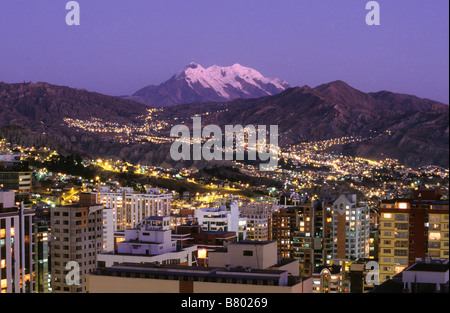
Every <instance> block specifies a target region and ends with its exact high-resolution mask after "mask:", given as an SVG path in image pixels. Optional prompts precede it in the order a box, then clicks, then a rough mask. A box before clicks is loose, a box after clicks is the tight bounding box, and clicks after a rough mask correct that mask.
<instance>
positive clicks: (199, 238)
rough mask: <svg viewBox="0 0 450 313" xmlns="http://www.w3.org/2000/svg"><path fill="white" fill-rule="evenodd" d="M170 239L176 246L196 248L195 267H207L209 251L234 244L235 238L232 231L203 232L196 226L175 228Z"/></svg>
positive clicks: (189, 225)
mask: <svg viewBox="0 0 450 313" xmlns="http://www.w3.org/2000/svg"><path fill="white" fill-rule="evenodd" d="M172 239H173V240H176V241H177V246H179V247H184V246H186V245H196V246H197V251H198V253H197V265H198V266H207V265H208V255H209V252H210V251H215V250H217V249H222V248H224V247H225V246H226V245H227V244H229V243H232V242H236V241H237V236H236V233H235V232H233V231H227V232H225V231H204V230H202V227H201V226H200V225H198V224H188V225H180V226H176V227H175V229H174V230H173V231H172Z"/></svg>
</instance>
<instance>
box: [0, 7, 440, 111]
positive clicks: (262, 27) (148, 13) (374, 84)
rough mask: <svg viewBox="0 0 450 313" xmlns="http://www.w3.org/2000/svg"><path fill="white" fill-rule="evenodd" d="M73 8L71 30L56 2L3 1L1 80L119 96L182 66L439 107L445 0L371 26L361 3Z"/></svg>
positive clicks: (400, 11) (388, 11)
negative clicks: (232, 70) (334, 85)
mask: <svg viewBox="0 0 450 313" xmlns="http://www.w3.org/2000/svg"><path fill="white" fill-rule="evenodd" d="M238 3H239V4H238ZM79 4H80V7H81V23H80V25H79V26H67V25H66V24H65V22H64V18H65V14H67V12H68V11H67V10H66V9H65V6H64V3H61V2H58V1H54V0H53V1H47V2H46V4H45V5H42V4H40V2H39V1H34V2H32V3H26V4H25V2H15V3H14V4H12V2H8V3H5V4H3V5H2V9H1V10H0V34H1V35H2V36H3V38H5V40H6V41H5V42H8V44H7V45H5V46H4V47H3V49H1V50H0V81H4V82H9V83H16V82H23V81H42V82H48V83H51V84H55V85H64V86H70V87H74V88H81V89H86V90H89V91H95V92H99V93H103V94H106V95H112V96H121V95H130V94H132V93H134V92H135V91H136V90H138V89H140V88H143V87H145V86H148V85H158V84H160V83H162V82H164V81H166V80H167V79H168V78H169V77H170V76H171V75H173V74H174V73H175V72H177V71H179V70H181V69H182V68H183V67H184V66H186V65H187V64H189V63H190V62H191V61H194V62H197V63H199V64H201V65H202V66H204V67H209V66H212V65H220V66H230V65H232V64H234V63H239V64H242V65H244V66H247V67H250V68H253V69H256V70H257V71H259V72H261V73H262V74H263V75H264V76H266V77H278V78H280V79H283V80H286V81H287V82H289V84H290V85H291V86H304V85H308V86H311V87H313V86H318V85H320V84H323V83H327V82H331V81H335V80H342V81H344V82H346V83H348V84H349V85H350V86H352V87H354V88H357V89H359V90H361V91H364V92H376V91H380V90H389V91H392V92H396V93H402V94H411V95H415V96H417V97H419V98H427V99H431V100H434V101H439V102H442V103H445V104H448V103H449V91H448V85H449V79H448V77H449V72H448V67H449V57H448V56H449V46H448V39H447V38H448V35H449V33H448V25H449V24H448V23H449V19H448V5H449V4H448V2H447V1H434V2H432V3H427V4H423V2H421V1H407V2H404V3H403V2H402V1H400V2H395V3H392V2H390V1H380V6H381V25H379V26H368V25H366V23H365V15H366V14H367V12H368V11H367V10H366V9H365V4H366V3H365V2H360V1H346V2H345V3H336V2H334V1H329V0H323V1H319V2H314V3H310V2H305V3H302V2H298V1H290V0H285V1H281V2H280V1H278V2H277V3H274V2H271V1H260V2H258V5H254V4H252V2H246V3H241V2H234V1H228V2H227V3H211V2H208V1H203V0H200V1H196V2H195V4H194V3H192V4H188V3H186V2H183V1H175V0H172V1H164V3H157V2H147V1H135V2H134V3H133V5H126V4H124V3H122V2H120V1H108V4H107V5H106V4H102V2H101V1H98V2H95V3H92V2H89V1H79ZM237 8H239V9H237ZM47 47H52V49H50V50H48V49H47ZM28 51H32V57H30V56H31V55H29V54H28Z"/></svg>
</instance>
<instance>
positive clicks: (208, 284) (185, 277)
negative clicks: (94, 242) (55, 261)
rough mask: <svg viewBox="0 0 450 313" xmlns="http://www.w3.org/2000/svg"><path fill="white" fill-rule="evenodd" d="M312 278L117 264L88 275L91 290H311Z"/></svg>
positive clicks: (238, 270) (239, 270)
mask: <svg viewBox="0 0 450 313" xmlns="http://www.w3.org/2000/svg"><path fill="white" fill-rule="evenodd" d="M311 291H312V280H311V278H303V277H294V276H290V275H289V273H288V272H287V271H283V270H254V269H252V270H249V269H243V268H214V267H195V266H194V267H192V266H189V267H188V266H176V265H165V266H158V265H151V264H134V263H133V264H130V263H124V264H117V265H114V266H112V267H110V268H105V269H99V270H97V271H96V272H93V273H91V274H90V275H88V292H89V293H203V294H206V293H223V294H244V293H252V294H257V293H269V294H272V293H282V294H288V293H311Z"/></svg>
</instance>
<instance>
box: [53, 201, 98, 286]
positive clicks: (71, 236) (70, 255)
mask: <svg viewBox="0 0 450 313" xmlns="http://www.w3.org/2000/svg"><path fill="white" fill-rule="evenodd" d="M103 208H104V207H103V206H102V205H98V204H97V197H96V194H89V193H84V194H81V195H80V201H79V204H78V205H73V206H62V207H55V208H52V210H51V211H50V212H51V213H50V218H51V224H50V225H51V226H50V227H51V230H52V238H51V244H50V248H51V278H52V292H55V293H84V292H86V275H87V274H88V273H89V272H90V271H93V270H94V269H95V268H96V265H97V262H96V261H97V254H99V253H100V252H102V251H103Z"/></svg>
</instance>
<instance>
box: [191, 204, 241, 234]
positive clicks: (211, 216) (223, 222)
mask: <svg viewBox="0 0 450 313" xmlns="http://www.w3.org/2000/svg"><path fill="white" fill-rule="evenodd" d="M194 217H195V219H196V221H197V222H198V224H199V225H201V226H202V229H203V230H204V231H225V232H227V231H233V232H236V234H237V237H238V240H244V239H245V238H246V236H247V218H245V217H241V215H240V212H239V203H238V201H236V200H232V201H231V203H230V204H226V205H222V206H221V207H220V208H202V209H196V210H195V211H194Z"/></svg>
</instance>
